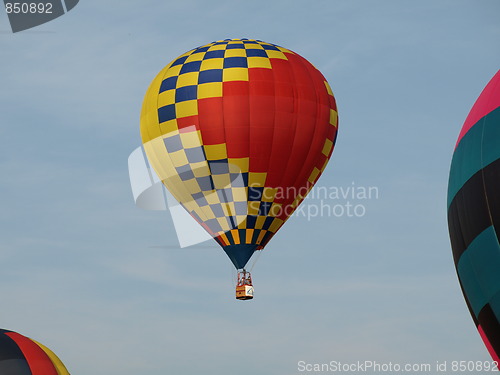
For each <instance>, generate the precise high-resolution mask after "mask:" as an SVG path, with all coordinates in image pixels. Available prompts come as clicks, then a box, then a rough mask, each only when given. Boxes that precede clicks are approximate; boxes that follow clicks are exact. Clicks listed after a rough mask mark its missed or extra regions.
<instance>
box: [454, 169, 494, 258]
mask: <svg viewBox="0 0 500 375" xmlns="http://www.w3.org/2000/svg"><path fill="white" fill-rule="evenodd" d="M485 186H486V187H485ZM498 191H500V159H497V160H495V161H494V162H493V163H491V164H489V165H487V166H486V167H484V168H483V169H481V170H480V171H478V172H477V173H476V174H474V175H473V176H472V177H471V178H470V179H469V180H468V181H467V182H466V183H465V184H464V185H463V186H462V187H461V189H460V190H459V191H458V193H457V194H456V195H455V198H454V199H453V201H452V202H451V204H450V208H449V210H448V229H449V232H450V240H451V246H452V249H453V259H454V260H455V264H458V260H459V259H460V257H461V256H462V254H463V252H464V251H465V250H466V249H467V247H468V246H469V245H470V243H471V242H472V241H473V240H474V239H475V238H476V237H477V236H478V235H479V234H480V233H481V232H483V231H484V230H485V229H486V228H488V227H489V226H491V225H494V228H495V232H496V234H497V237H498V235H499V232H498V230H499V229H500V197H498V196H496V195H497V194H496V192H498ZM490 212H491V214H490Z"/></svg>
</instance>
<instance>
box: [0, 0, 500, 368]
mask: <svg viewBox="0 0 500 375" xmlns="http://www.w3.org/2000/svg"><path fill="white" fill-rule="evenodd" d="M498 14H500V3H499V2H498V1H496V0H492V1H488V0H483V1H481V2H477V1H440V2H435V1H420V2H413V1H378V2H374V1H315V2H308V3H306V2H303V1H273V2H269V1H260V0H256V1H252V2H243V1H236V0H233V1H218V2H210V3H209V2H206V1H178V2H159V1H152V0H144V1H141V2H136V1H125V0H119V1H118V0H109V1H106V2H102V1H96V0H86V1H81V2H80V4H79V5H78V6H77V7H76V8H75V9H74V10H72V11H71V12H70V13H68V14H67V15H65V16H64V17H61V18H59V19H57V20H54V21H53V22H50V23H48V24H45V25H42V26H40V27H38V28H36V29H33V30H29V31H26V32H22V33H18V34H12V33H11V32H10V28H9V26H8V23H7V16H6V15H5V13H3V12H0V56H1V60H0V68H1V72H2V73H1V74H0V113H1V120H0V121H1V123H0V124H1V125H0V142H1V148H0V155H1V157H0V173H1V175H2V176H3V178H2V182H1V184H0V192H1V195H0V207H1V209H0V220H1V227H0V228H1V233H2V235H1V237H0V238H1V240H0V262H1V264H2V272H1V273H0V296H1V301H2V302H1V308H0V326H1V327H2V328H6V329H12V330H16V331H18V332H20V333H23V334H26V335H28V336H30V337H33V338H35V339H37V340H39V341H41V342H43V343H45V344H46V345H47V346H49V347H51V348H52V349H53V350H54V351H55V352H56V353H57V354H58V355H59V356H60V357H61V359H62V360H63V361H64V362H65V363H66V364H67V367H68V369H69V370H70V372H71V373H72V374H75V375H76V374H106V375H115V374H116V375H118V374H120V375H132V374H134V375H135V374H137V373H143V374H148V375H160V374H162V375H163V374H170V373H179V374H186V375H190V374H199V373H202V372H203V373H207V374H212V373H217V374H233V373H234V372H235V371H238V372H239V373H241V374H244V375H246V374H255V373H262V374H296V373H299V371H298V368H297V362H298V361H301V360H303V361H306V362H310V363H312V362H330V361H332V360H334V361H341V362H351V361H357V360H360V361H365V360H377V361H381V362H389V361H392V362H393V363H432V364H434V363H435V362H436V361H444V360H448V361H451V360H474V361H476V360H489V356H488V354H487V352H486V349H485V348H484V346H483V344H482V342H481V340H480V338H479V335H478V334H477V332H476V330H475V327H474V325H473V323H472V319H471V318H470V316H469V313H468V311H467V308H466V306H465V302H464V300H463V297H462V295H461V292H460V290H459V286H458V282H457V278H456V275H455V270H454V266H453V261H452V256H451V249H450V245H449V240H448V232H447V223H446V188H447V178H448V171H449V165H450V161H451V155H452V151H453V147H454V144H455V141H456V138H457V136H458V133H459V130H460V128H461V126H462V124H463V121H464V120H465V117H466V115H467V113H468V111H469V109H470V108H471V106H472V104H473V103H474V101H475V99H476V98H477V96H478V95H479V94H480V92H481V90H482V88H483V87H484V86H485V85H486V83H487V82H488V80H489V79H490V78H491V77H492V76H493V75H494V74H495V73H496V71H497V70H498V69H499V65H498V61H500V48H499V42H500V23H499V22H498ZM240 37H247V38H253V39H261V40H264V41H268V42H271V43H275V44H279V45H282V46H285V47H287V48H289V49H292V50H294V51H296V52H298V53H300V54H301V55H302V56H304V57H306V58H307V59H308V60H310V61H311V62H312V63H313V64H314V65H315V66H316V67H318V68H319V69H320V70H321V71H322V72H323V74H324V75H325V77H326V78H327V79H328V81H329V82H330V84H331V86H332V88H333V91H334V94H335V96H336V99H337V104H338V107H339V118H340V125H339V137H338V140H337V145H336V150H335V152H334V154H333V158H332V160H331V162H330V164H329V166H328V167H327V169H326V171H325V174H324V175H323V177H322V178H321V179H320V181H319V185H321V186H327V187H330V186H337V187H340V186H344V187H347V186H351V185H352V183H353V182H354V183H355V185H356V186H375V187H377V188H378V191H379V197H378V199H371V200H366V201H357V202H355V203H356V204H363V205H364V206H365V208H366V214H365V215H364V216H363V217H361V218H355V217H354V218H353V217H346V216H343V217H318V218H313V219H311V220H307V219H306V218H303V217H295V218H293V219H291V220H290V221H289V222H288V223H287V225H286V226H285V227H284V228H283V229H282V230H280V232H279V234H278V235H276V236H275V237H274V238H273V240H272V241H271V243H270V244H269V245H268V247H267V249H266V251H265V252H264V253H263V254H262V256H261V257H260V259H259V261H258V263H257V264H256V266H255V268H254V270H253V276H254V281H255V286H256V298H255V299H254V300H252V301H250V302H240V301H236V300H234V297H233V293H234V290H233V284H232V277H233V271H232V265H231V263H230V261H229V260H228V259H227V258H226V256H225V254H224V253H223V252H222V250H220V249H218V248H217V247H216V245H215V243H210V242H207V243H204V244H203V245H198V246H196V247H194V248H189V249H180V248H178V243H177V239H176V237H175V232H174V230H173V224H172V220H171V218H170V217H169V215H168V213H166V212H153V211H143V210H140V209H138V208H137V207H135V206H134V202H133V198H132V194H131V191H130V186H129V182H128V171H127V158H128V155H129V154H130V152H132V150H134V149H135V148H136V147H138V146H139V144H140V136H139V114H140V108H141V103H142V98H143V95H144V93H145V91H146V89H147V87H148V85H149V83H150V81H151V80H152V79H153V78H154V76H155V75H156V73H157V72H158V71H159V70H160V69H161V68H162V67H163V66H164V65H166V64H167V63H168V62H169V61H170V60H172V59H174V58H175V57H177V56H178V55H180V54H182V53H184V52H185V51H187V50H189V49H191V48H193V47H196V46H199V45H202V44H205V43H208V42H211V41H213V40H218V39H225V38H240ZM330 203H331V202H330ZM334 203H335V204H337V203H339V204H344V203H345V202H344V201H340V202H334ZM353 203H354V202H353ZM243 343H244V344H243Z"/></svg>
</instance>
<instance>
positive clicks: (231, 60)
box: [141, 39, 337, 299]
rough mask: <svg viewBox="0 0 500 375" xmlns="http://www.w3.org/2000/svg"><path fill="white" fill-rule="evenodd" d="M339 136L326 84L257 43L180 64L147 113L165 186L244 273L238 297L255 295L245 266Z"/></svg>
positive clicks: (163, 78) (149, 149)
mask: <svg viewBox="0 0 500 375" xmlns="http://www.w3.org/2000/svg"><path fill="white" fill-rule="evenodd" d="M336 136H337V107H336V103H335V99H334V96H333V93H332V90H331V88H330V86H329V85H328V82H327V81H326V79H325V77H323V75H322V74H321V73H320V72H319V71H318V70H317V69H316V68H315V67H314V66H313V65H312V64H311V63H309V62H308V61H307V60H306V59H304V58H303V57H301V56H300V55H298V54H297V53H295V52H292V51H290V50H288V49H286V48H283V47H280V46H277V45H275V44H271V43H266V42H263V41H260V40H250V39H226V40H221V41H216V42H212V43H209V44H207V45H204V46H201V47H198V48H195V49H192V50H190V51H189V52H186V53H184V54H183V55H181V56H179V57H178V58H176V59H175V60H173V61H172V62H170V63H169V64H168V65H167V66H165V67H164V68H163V70H161V71H160V73H159V74H158V75H157V76H156V78H155V79H154V80H153V82H152V83H151V85H150V87H149V89H148V90H147V93H146V96H145V99H144V102H143V107H142V112H141V137H142V142H143V146H144V150H145V153H146V155H147V157H148V159H149V162H150V164H151V165H152V167H153V169H154V170H155V172H156V173H157V174H158V176H159V178H160V180H161V181H162V182H163V184H164V185H165V186H166V188H167V189H168V190H169V191H170V192H171V193H172V195H173V196H174V197H175V198H176V199H177V200H178V201H179V202H180V203H181V205H182V206H183V207H184V208H185V209H186V210H187V211H188V212H189V213H190V214H191V215H192V216H193V218H195V219H196V221H197V222H198V223H199V224H200V225H202V226H203V228H205V230H206V231H207V232H208V233H210V235H211V236H212V237H213V238H214V239H215V240H216V241H217V242H218V243H219V245H220V246H221V247H222V248H223V249H224V251H225V252H226V254H227V255H228V256H229V258H230V260H231V261H232V263H233V264H234V266H235V268H236V269H237V270H242V271H241V272H240V273H239V274H238V283H237V284H238V285H237V298H238V299H251V298H252V297H253V285H252V281H251V277H250V274H249V272H246V270H245V265H246V264H247V262H248V261H249V259H250V257H251V256H252V254H253V253H254V252H255V251H258V250H262V249H263V248H264V247H265V246H266V244H267V243H268V242H269V240H270V239H271V238H272V237H273V236H274V235H275V234H276V232H277V231H278V230H279V229H280V227H281V226H282V225H283V223H284V222H285V221H286V220H287V219H288V217H289V216H290V215H291V214H292V213H293V212H294V210H295V209H296V208H297V206H298V205H299V204H300V203H301V202H302V200H303V199H304V198H305V196H306V195H307V193H308V192H309V191H310V190H311V188H312V187H313V185H314V184H315V183H316V181H317V180H318V178H319V177H320V175H321V174H322V172H323V171H324V169H325V167H326V165H327V163H328V160H329V158H330V156H331V154H332V151H333V148H334V145H335V140H336Z"/></svg>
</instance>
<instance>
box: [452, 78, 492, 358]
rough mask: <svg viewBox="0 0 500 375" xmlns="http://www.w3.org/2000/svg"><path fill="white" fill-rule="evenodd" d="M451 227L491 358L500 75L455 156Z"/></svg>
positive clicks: (471, 120)
mask: <svg viewBox="0 0 500 375" xmlns="http://www.w3.org/2000/svg"><path fill="white" fill-rule="evenodd" d="M448 226H449V232H450V239H451V245H452V248H453V258H454V261H455V267H456V270H457V274H458V279H459V281H460V286H461V288H462V292H463V294H464V297H465V300H466V302H467V305H468V307H469V311H470V313H471V315H472V318H473V320H474V323H475V324H476V326H477V329H478V331H479V334H480V335H481V338H482V339H483V341H484V343H485V345H486V347H487V348H488V351H489V352H490V354H491V356H492V358H493V359H494V360H495V361H497V362H499V356H500V323H499V322H500V245H499V238H500V236H499V234H500V71H498V72H497V73H496V75H495V76H494V77H493V79H492V80H491V81H490V82H489V83H488V85H487V86H486V87H485V88H484V90H483V92H482V93H481V95H480V96H479V98H478V99H477V101H476V103H475V104H474V106H473V107H472V109H471V111H470V113H469V115H468V116H467V119H466V120H465V123H464V125H463V128H462V131H461V132H460V135H459V137H458V141H457V144H456V147H455V152H454V154H453V160H452V163H451V170H450V179H449V184H448Z"/></svg>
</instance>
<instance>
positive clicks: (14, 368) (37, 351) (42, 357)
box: [0, 329, 69, 375]
mask: <svg viewBox="0 0 500 375" xmlns="http://www.w3.org/2000/svg"><path fill="white" fill-rule="evenodd" d="M0 374H2V375H69V372H68V370H67V369H66V367H65V366H64V365H63V363H62V362H61V360H60V359H59V358H58V357H57V356H56V355H55V354H54V353H53V352H52V351H51V350H50V349H49V348H47V347H45V346H44V345H42V344H40V343H38V342H36V341H35V340H33V339H30V338H28V337H26V336H23V335H20V334H19V333H16V332H12V331H7V330H3V329H0Z"/></svg>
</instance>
